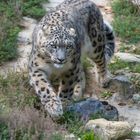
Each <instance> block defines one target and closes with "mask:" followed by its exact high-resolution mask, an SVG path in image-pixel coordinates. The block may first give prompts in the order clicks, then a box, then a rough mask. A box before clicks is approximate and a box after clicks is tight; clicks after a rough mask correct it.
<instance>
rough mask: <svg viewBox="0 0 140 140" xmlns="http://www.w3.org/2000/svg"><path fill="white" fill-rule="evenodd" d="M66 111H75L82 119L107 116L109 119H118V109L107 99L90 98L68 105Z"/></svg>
mask: <svg viewBox="0 0 140 140" xmlns="http://www.w3.org/2000/svg"><path fill="white" fill-rule="evenodd" d="M66 111H68V112H73V113H74V114H75V115H76V116H79V117H80V118H82V120H86V121H87V120H89V119H90V118H92V117H94V118H105V119H107V120H118V116H119V115H118V110H117V109H116V108H115V107H114V106H112V105H110V104H108V102H106V101H99V100H95V99H93V98H88V99H85V100H82V101H79V102H77V103H72V104H71V105H69V106H67V108H66Z"/></svg>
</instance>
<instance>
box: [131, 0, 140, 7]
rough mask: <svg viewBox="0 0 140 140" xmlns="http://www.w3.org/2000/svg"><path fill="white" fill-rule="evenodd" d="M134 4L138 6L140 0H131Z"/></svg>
mask: <svg viewBox="0 0 140 140" xmlns="http://www.w3.org/2000/svg"><path fill="white" fill-rule="evenodd" d="M131 2H132V3H133V4H134V5H135V6H140V0H131Z"/></svg>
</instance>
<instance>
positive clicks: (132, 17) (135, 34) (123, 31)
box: [112, 0, 140, 43]
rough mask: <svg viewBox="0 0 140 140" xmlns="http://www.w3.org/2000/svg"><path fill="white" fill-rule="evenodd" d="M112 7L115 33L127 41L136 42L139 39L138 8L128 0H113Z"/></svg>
mask: <svg viewBox="0 0 140 140" xmlns="http://www.w3.org/2000/svg"><path fill="white" fill-rule="evenodd" d="M112 8H113V12H114V14H115V16H114V21H113V26H114V29H115V31H116V33H117V34H118V35H119V36H120V37H121V38H123V39H124V40H127V42H129V43H137V42H138V41H139V40H140V24H139V23H140V18H139V8H138V7H136V6H134V5H133V4H132V3H131V2H130V1H129V0H114V1H113V3H112Z"/></svg>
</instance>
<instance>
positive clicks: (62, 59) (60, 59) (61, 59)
mask: <svg viewBox="0 0 140 140" xmlns="http://www.w3.org/2000/svg"><path fill="white" fill-rule="evenodd" d="M57 59H58V60H59V62H61V63H62V62H64V61H65V59H64V58H57Z"/></svg>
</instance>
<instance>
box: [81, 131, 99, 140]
mask: <svg viewBox="0 0 140 140" xmlns="http://www.w3.org/2000/svg"><path fill="white" fill-rule="evenodd" d="M81 140H99V137H97V136H95V135H94V132H92V131H90V132H85V133H84V134H83V136H82V138H81Z"/></svg>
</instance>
